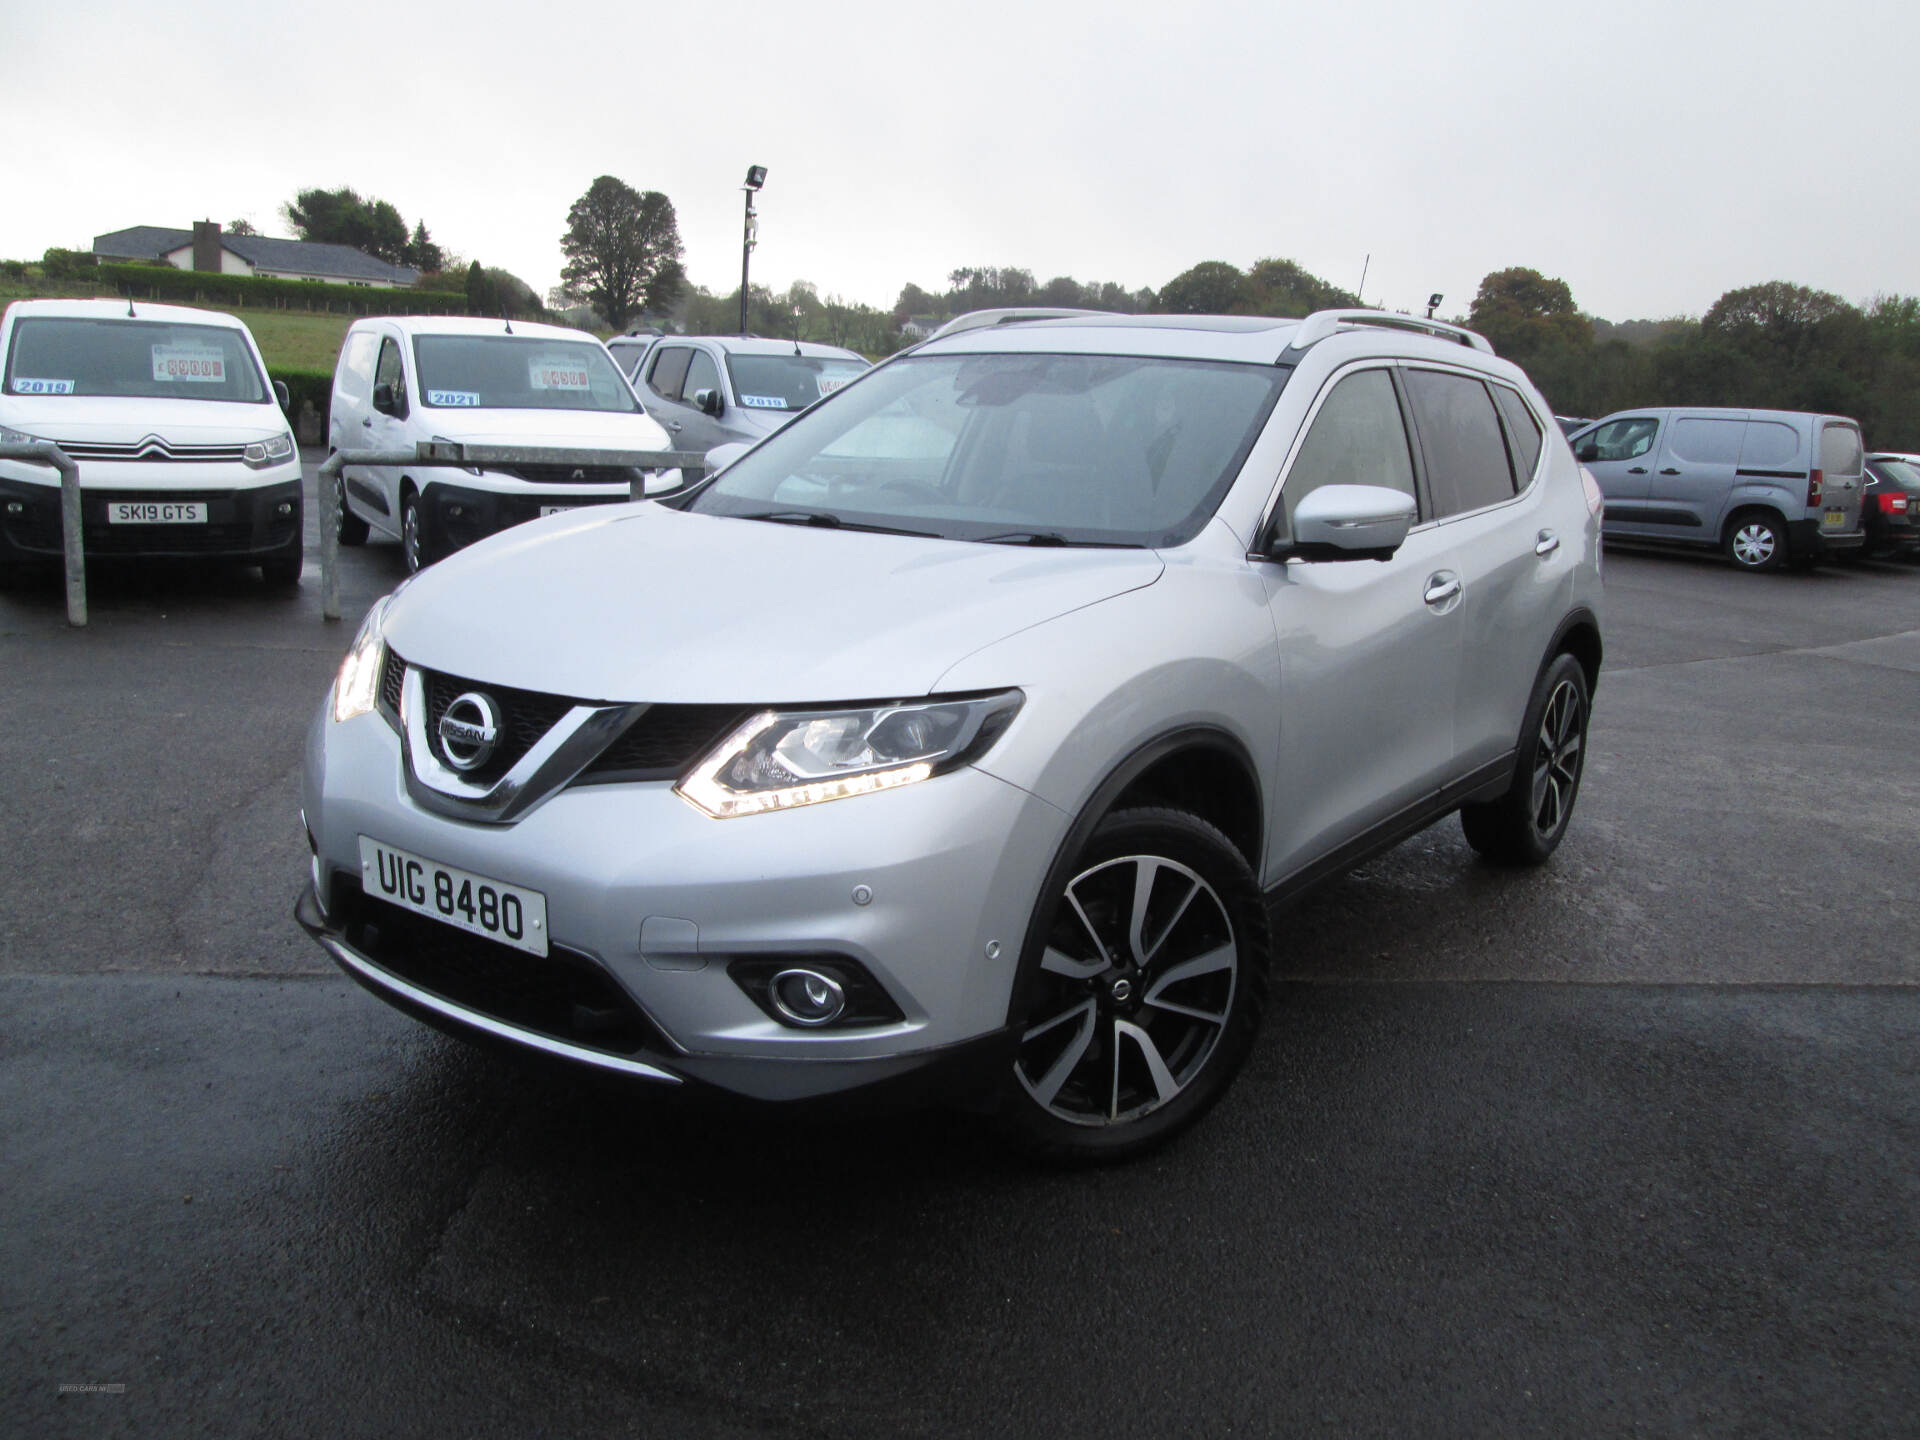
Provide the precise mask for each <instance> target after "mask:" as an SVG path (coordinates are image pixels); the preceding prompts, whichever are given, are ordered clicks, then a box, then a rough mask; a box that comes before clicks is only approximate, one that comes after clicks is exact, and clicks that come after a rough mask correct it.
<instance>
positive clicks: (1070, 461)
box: [299, 311, 1600, 1156]
mask: <svg viewBox="0 0 1920 1440" xmlns="http://www.w3.org/2000/svg"><path fill="white" fill-rule="evenodd" d="M1599 509H1600V499H1599V494H1598V491H1597V489H1596V488H1595V487H1594V486H1593V485H1592V484H1591V481H1590V480H1589V479H1588V478H1587V477H1585V476H1584V475H1583V473H1582V471H1581V470H1580V468H1579V466H1578V465H1577V463H1576V462H1575V460H1574V457H1573V454H1572V452H1571V451H1570V450H1569V449H1568V447H1567V444H1566V441H1565V440H1564V439H1563V438H1562V437H1561V434H1560V431H1559V428H1558V427H1557V426H1556V425H1554V423H1553V421H1552V418H1551V415H1550V412H1549V410H1548V408H1547V406H1546V404H1545V403H1544V402H1543V401H1542V400H1541V398H1540V396H1539V394H1538V393H1537V392H1536V391H1535V390H1534V388H1533V387H1532V386H1531V385H1530V384H1529V383H1528V381H1527V378H1526V376H1525V375H1524V374H1522V373H1521V372H1520V371H1519V370H1518V369H1516V368H1515V367H1514V366H1513V365H1511V364H1508V363H1506V362H1504V361H1502V360H1499V359H1496V358H1495V357H1494V356H1493V354H1492V353H1491V351H1490V349H1489V347H1488V346H1487V345H1486V343H1485V342H1484V341H1483V340H1481V339H1480V338H1479V337H1478V336H1476V335H1472V334H1470V333H1468V332H1465V331H1461V330H1457V329H1454V328H1452V327H1448V326H1443V325H1436V324H1428V323H1426V322H1409V321H1407V320H1405V319H1404V318H1403V317H1394V316H1385V315H1380V314H1375V313H1370V312H1352V311H1337V312H1323V313H1320V314H1316V315H1314V316H1311V317H1309V318H1308V319H1306V320H1304V321H1296V320H1267V319H1253V318H1241V317H1233V318H1205V317H1184V316H1183V317H1157V316H1156V317H1145V316H1141V317H1133V316H1099V317H1084V316H1082V317H1070V318H1047V319H1036V318H1022V317H1020V316H1018V315H1017V314H1016V315H1013V316H1007V315H1004V314H995V315H986V316H982V317H970V318H969V320H966V321H962V322H956V324H955V325H954V326H951V327H949V329H948V331H946V332H943V333H942V334H940V335H937V336H936V337H934V338H933V339H932V340H930V341H928V342H927V343H925V344H923V345H921V346H919V347H917V348H915V349H913V350H911V351H909V352H906V353H904V354H902V355H900V356H897V357H896V358H894V359H893V360H891V361H889V362H888V363H886V364H884V365H881V366H878V367H876V368H875V369H874V370H872V371H870V372H869V373H867V374H866V375H864V376H862V377H860V378H859V379H857V380H855V381H854V382H853V383H852V384H850V385H848V386H846V387H845V388H844V389H843V390H840V391H839V392H837V393H835V394H834V395H832V396H830V397H828V398H827V399H825V400H823V401H821V402H820V403H819V404H817V405H815V406H813V407H812V408H811V409H809V410H808V411H806V412H805V413H804V414H802V415H800V416H799V417H798V418H797V419H795V420H794V421H793V422H792V423H791V424H790V425H788V426H787V427H786V428H784V429H782V430H780V431H778V432H777V433H775V434H773V435H771V436H769V437H768V438H767V439H765V440H763V441H762V442H760V444H759V445H758V446H756V447H755V448H754V449H752V450H750V451H747V452H746V453H745V454H743V455H740V456H739V457H738V458H736V459H733V460H732V463H731V464H729V465H727V466H726V467H725V468H723V469H721V470H719V472H718V473H717V474H715V475H713V476H710V477H709V478H708V480H707V481H706V482H704V483H703V484H701V485H698V486H696V487H694V488H693V489H691V490H690V491H688V492H685V493H683V494H682V495H680V496H676V497H674V498H673V499H672V500H670V501H666V502H658V503H655V502H649V503H643V504H638V505H629V506H605V507H598V508H595V509H592V510H584V511H576V512H574V513H571V514H566V515H556V516H553V517H551V518H549V519H546V520H540V521H536V522H533V523H531V524H528V525H525V526H522V527H520V528H518V529H516V530H514V531H513V532H512V533H511V534H510V535H505V536H499V537H495V538H493V539H489V540H486V541H483V542H481V543H479V544H477V545H474V546H473V547H471V548H470V549H467V550H464V551H462V552H461V553H459V554H458V555H456V556H453V557H451V558H449V559H448V560H446V561H444V562H443V563H441V564H440V565H437V566H435V567H434V568H433V569H432V570H430V571H428V572H426V573H423V574H421V575H419V576H417V577H415V578H414V579H412V580H410V581H408V582H407V583H406V584H405V585H404V586H403V587H402V588H401V589H400V590H398V591H395V592H394V594H393V595H391V596H389V597H387V598H386V599H385V600H382V601H380V602H379V603H378V604H376V605H375V606H374V607H373V609H372V610H371V611H370V612H369V613H368V615H367V617H366V621H365V623H364V624H363V625H362V627H361V629H360V632H359V635H358V637H357V638H356V639H355V640H354V642H353V646H352V649H351V650H350V651H349V653H348V655H347V657H346V659H345V661H344V663H343V664H342V666H341V668H340V673H339V678H338V679H337V681H336V682H335V684H334V687H333V690H332V692H331V693H330V694H329V695H328V697H327V700H326V703H325V704H324V705H323V706H322V708H321V711H320V714H319V715H318V716H317V717H316V719H315V720H314V723H313V727H312V730H311V733H310V735H309V738H308V744H307V758H306V778H305V788H304V804H305V822H306V827H307V834H308V839H309V842H310V844H311V847H312V850H313V876H312V889H311V890H310V891H309V892H308V893H307V894H306V895H305V896H304V897H303V898H302V900H301V902H300V906H299V918H300V919H301V921H302V923H303V924H305V925H306V927H307V928H308V929H309V930H310V931H311V932H312V933H313V934H314V935H315V936H316V937H317V938H318V939H319V940H320V941H321V943H322V944H324V945H325V946H326V947H327V949H328V950H329V951H330V952H331V953H332V954H333V956H334V958H335V959H336V960H337V961H338V962H339V963H340V964H341V965H342V966H343V967H345V968H346V970H347V971H348V972H349V973H350V974H351V975H352V976H353V977H354V978H355V979H357V980H359V981H360V982H361V983H362V984H363V985H365V986H366V987H367V988H368V989H370V990H372V991H373V992H374V993H376V994H377V995H379V996H381V997H382V998H384V999H386V1000H389V1001H391V1002H392V1003H394V1004H395V1005H398V1006H400V1007H401V1008H402V1009H405V1010H407V1011H409V1012H411V1013H413V1014H415V1015H417V1016H419V1017H420V1018H422V1019H425V1020H428V1021H430V1022H433V1023H435V1024H439V1025H442V1026H444V1027H447V1028H450V1029H452V1030H454V1031H455V1032H456V1033H462V1034H466V1035H469V1036H480V1037H486V1036H491V1037H494V1038H497V1039H501V1040H505V1041H508V1042H512V1043H516V1044H518V1045H520V1046H523V1047H529V1048H532V1049H534V1050H540V1051H545V1052H548V1053H550V1054H555V1055H560V1056H565V1057H569V1058H571V1059H573V1060H575V1061H578V1062H581V1063H584V1064H586V1065H590V1066H595V1067H598V1068H600V1069H601V1070H605V1071H613V1072H618V1073H621V1074H624V1075H628V1076H633V1077H637V1078H639V1079H641V1080H645V1081H651V1082H656V1083H658V1084H661V1085H679V1084H682V1083H687V1082H697V1083H705V1084H710V1085H715V1086H719V1087H723V1088H725V1089H728V1090H732V1091H734V1092H737V1093H740V1094H744V1095H749V1096H755V1097H761V1098H767V1099H786V1098H799V1097H804V1096H814V1095H822V1094H826V1093H829V1092H835V1091H845V1090H852V1089H855V1088H859V1087H867V1086H871V1085H875V1084H878V1083H880V1082H891V1081H896V1080H904V1079H906V1078H908V1077H913V1078H915V1079H917V1080H919V1081H923V1082H925V1081H933V1082H936V1084H937V1085H938V1087H940V1088H942V1089H947V1090H952V1089H970V1090H972V1091H973V1092H974V1093H975V1094H976V1095H978V1094H984V1095H986V1096H988V1097H991V1099H992V1100H993V1101H994V1103H995V1104H996V1106H997V1109H998V1112H999V1114H1000V1115H1001V1116H1002V1117H1003V1118H1004V1120H1005V1122H1006V1124H1007V1126H1008V1127H1009V1129H1010V1130H1011V1131H1012V1133H1013V1134H1014V1135H1015V1136H1017V1137H1019V1138H1020V1139H1022V1140H1024V1141H1025V1142H1026V1143H1028V1144H1029V1145H1031V1146H1033V1147H1034V1148H1036V1149H1039V1150H1042V1151H1046V1152H1050V1153H1054V1154H1060V1155H1067V1156H1111V1155H1120V1154H1126V1153H1131V1152H1134V1151H1137V1150H1139V1149H1140V1148H1142V1147H1144V1146H1147V1145H1149V1144H1152V1143H1153V1142H1155V1141H1157V1140H1160V1139H1162V1138H1164V1137H1166V1136H1167V1135H1169V1134H1171V1133H1173V1132H1174V1131H1177V1130H1178V1129H1180V1128H1181V1127H1183V1126H1184V1125H1185V1124H1187V1123H1188V1122H1190V1121H1192V1120H1193V1119H1194V1118H1195V1117H1196V1116H1198V1115H1199V1114H1200V1113H1201V1112H1202V1111H1203V1110H1204V1109H1205V1108H1206V1107H1207V1106H1208V1105H1209V1104H1210V1103H1211V1102H1212V1101H1213V1100H1214V1099H1215V1098H1217V1097H1218V1096H1219V1094H1220V1093H1221V1092H1222V1090H1223V1089H1224V1088H1225V1087H1226V1085H1227V1083H1228V1082H1229V1081H1230V1080H1231V1078H1232V1076H1233V1074H1234V1072H1235V1071H1236V1070H1237V1069H1238V1067H1239V1065H1240V1064H1241V1062H1242V1061H1243V1060H1244V1059H1245V1057H1246V1054H1247V1051H1248V1047H1249V1045H1250V1044H1251V1042H1252V1040H1253V1037H1254V1033H1255V1031H1256V1029H1257V1027H1258V1024H1259V1021H1260V1015H1261V1009H1262V1003H1263V1000H1264V998H1265V992H1266V979H1265V971H1266V966H1267V964H1268V952H1269V948H1270V938H1269V928H1268V927H1269V922H1268V913H1269V906H1270V905H1271V904H1272V903H1274V902H1276V901H1278V900H1281V899H1284V898H1285V897H1287V896H1289V895H1291V894H1293V893H1295V892H1297V891H1298V890H1300V889H1301V888H1302V887H1304V886H1306V885H1308V884H1310V883H1312V882H1313V881H1315V880H1316V879H1319V878H1321V877H1323V876H1326V875H1329V874H1332V873H1335V872H1338V871H1340V870H1342V869H1344V868H1346V867H1349V866H1351V865H1353V864H1355V863H1357V862H1358V861H1359V860H1361V859H1362V858H1364V857H1365V856H1367V855H1368V854H1370V853H1372V852H1374V851H1377V850H1379V849H1381V848H1383V847H1385V846H1387V845H1390V844H1393V843H1394V842H1396V841H1398V840H1400V839H1401V838H1403V837H1405V836H1407V835H1410V834H1411V833H1413V832H1414V831H1416V830H1418V829H1420V828H1422V827H1424V826H1426V825H1428V824H1430V823H1432V822H1433V821H1435V820H1436V819H1439V818H1440V817H1442V816H1444V815H1446V814H1447V813H1448V812H1450V811H1454V810H1458V811H1460V813H1461V817H1462V819H1463V821H1464V823H1465V827H1466V833H1467V837H1468V839H1469V840H1470V841H1471V842H1472V843H1473V845H1474V846H1475V847H1476V848H1478V849H1479V850H1480V851H1481V852H1483V853H1484V854H1485V855H1486V856H1487V857H1488V858H1490V859H1493V860H1496V861H1500V862H1506V863H1522V864H1524V863H1537V862H1539V861H1542V860H1545V859H1546V858H1547V856H1549V855H1550V854H1551V853H1552V852H1553V850H1554V848H1555V846H1556V845H1557V844H1558V843H1559V841H1560V839H1561V837H1562V835H1563V834H1564V833H1565V831H1566V827H1567V823H1568V819H1569V816H1570V814H1571V811H1572V807H1573V803H1574V798H1575V795H1576V793H1577V791H1578V789H1579V784H1580V777H1581V770H1582V760H1583V751H1584V742H1585V736H1586V728H1587V716H1588V710H1589V703H1590V698H1591V696H1592V693H1593V684H1594V679H1595V676H1596V674H1597V672H1598V670H1599V666H1600V625H1599V612H1600V571H1599V554H1598V536H1599Z"/></svg>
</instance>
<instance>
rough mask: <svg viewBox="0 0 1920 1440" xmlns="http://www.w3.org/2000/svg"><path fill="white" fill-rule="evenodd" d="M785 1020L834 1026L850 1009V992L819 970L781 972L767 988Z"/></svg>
mask: <svg viewBox="0 0 1920 1440" xmlns="http://www.w3.org/2000/svg"><path fill="white" fill-rule="evenodd" d="M767 995H768V998H769V999H770V1000H772V1001H773V1008H774V1009H776V1010H778V1011H779V1012H780V1014H781V1017H782V1018H783V1019H786V1020H788V1021H790V1022H792V1023H793V1024H795V1025H806V1026H809V1027H811V1026H815V1025H831V1024H832V1023H833V1022H834V1021H836V1020H838V1019H839V1018H840V1017H841V1015H842V1014H844V1013H845V1012H846V1008H847V992H846V990H845V988H844V987H842V985H841V984H840V982H839V981H838V980H836V979H834V978H833V977H832V976H831V975H822V974H821V973H820V972H819V971H818V970H802V969H792V970H782V971H781V972H780V973H779V974H778V975H775V976H774V977H773V981H772V983H771V984H770V985H769V986H768V987H767Z"/></svg>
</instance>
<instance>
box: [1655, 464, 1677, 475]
mask: <svg viewBox="0 0 1920 1440" xmlns="http://www.w3.org/2000/svg"><path fill="white" fill-rule="evenodd" d="M1660 473H1661V474H1662V475H1678V474H1679V473H1680V472H1679V471H1678V470H1675V469H1673V468H1672V467H1671V466H1669V467H1668V468H1667V469H1665V470H1662V471H1661V472H1660Z"/></svg>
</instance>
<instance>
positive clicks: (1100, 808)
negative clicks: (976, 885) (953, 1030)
mask: <svg viewBox="0 0 1920 1440" xmlns="http://www.w3.org/2000/svg"><path fill="white" fill-rule="evenodd" d="M1186 750H1213V751H1216V752H1219V753H1221V754H1224V755H1225V756H1226V757H1227V758H1228V759H1230V760H1231V761H1233V763H1234V764H1235V765H1236V766H1238V767H1239V768H1240V770H1241V771H1242V772H1243V773H1244V775H1245V776H1246V780H1247V784H1248V785H1249V787H1251V789H1252V792H1253V801H1254V810H1255V813H1256V815H1257V817H1258V829H1257V833H1258V834H1259V835H1260V836H1261V837H1262V838H1263V841H1264V837H1265V835H1266V833H1267V830H1266V826H1267V818H1266V816H1267V811H1266V796H1265V795H1264V794H1262V793H1261V789H1260V771H1259V767H1257V766H1256V765H1255V764H1254V763H1253V756H1252V755H1251V754H1249V753H1248V751H1247V747H1246V746H1245V745H1243V744H1241V743H1240V740H1239V739H1238V737H1236V736H1235V735H1233V734H1231V733H1230V732H1229V731H1226V730H1223V729H1221V728H1220V727H1219V726H1216V725H1187V726H1182V727H1181V728H1180V729H1177V730H1169V731H1167V732H1166V733H1165V734H1162V735H1157V736H1155V737H1154V738H1153V739H1151V740H1149V741H1147V742H1146V743H1145V744H1143V745H1141V746H1140V747H1139V748H1138V749H1137V750H1135V751H1133V753H1132V754H1130V755H1128V756H1127V757H1126V758H1125V759H1124V760H1122V761H1121V762H1120V763H1119V764H1118V765H1116V766H1114V767H1113V769H1112V770H1110V771H1109V772H1108V773H1107V777H1106V779H1104V780H1102V781H1101V782H1100V783H1099V785H1097V786H1095V787H1094V791H1093V794H1092V795H1091V796H1089V797H1088V799H1087V802H1086V803H1085V804H1084V805H1082V806H1081V807H1080V812H1079V814H1078V815H1076V816H1075V817H1074V821H1073V824H1072V825H1071V826H1069V827H1068V829H1067V834H1066V838H1065V839H1063V840H1062V841H1061V842H1060V845H1059V847H1058V848H1057V849H1056V850H1055V851H1054V856H1053V861H1052V863H1051V864H1049V865H1048V866H1047V873H1046V876H1045V878H1044V879H1043V880H1042V881H1041V886H1040V900H1039V902H1038V903H1036V904H1035V905H1034V907H1033V913H1032V914H1031V915H1029V916H1028V917H1027V928H1026V932H1025V934H1024V935H1023V936H1022V937H1021V941H1020V957H1019V961H1018V963H1017V965H1016V968H1015V970H1014V978H1013V985H1012V987H1011V990H1010V992H1009V994H1008V997H1007V1024H1008V1025H1010V1026H1011V1025H1015V1024H1017V1023H1018V1022H1019V1020H1020V1017H1021V1016H1023V1015H1024V1014H1025V1013H1026V1006H1027V1000H1028V991H1029V989H1030V987H1031V985H1032V975H1033V972H1034V969H1035V968H1036V966H1035V965H1034V964H1030V963H1029V962H1030V961H1032V960H1034V959H1035V957H1036V956H1037V955H1038V953H1039V947H1041V946H1042V945H1044V944H1045V941H1046V934H1047V930H1048V928H1049V926H1050V925H1051V924H1052V921H1053V914H1052V908H1051V907H1050V906H1048V905H1047V904H1046V903H1045V902H1046V900H1047V897H1049V896H1051V895H1053V894H1054V893H1055V892H1056V891H1060V890H1064V889H1065V888H1066V882H1067V880H1068V879H1069V878H1070V877H1069V874H1068V872H1069V871H1071V870H1072V868H1073V866H1074V865H1075V864H1076V863H1077V862H1078V860H1079V858H1080V854H1081V852H1082V851H1083V850H1085V849H1086V846H1087V842H1088V840H1090V839H1091V838H1092V837H1093V832H1094V830H1095V829H1096V828H1098V826H1099V824H1100V822H1101V821H1102V820H1104V819H1106V817H1107V815H1108V814H1109V813H1110V812H1111V811H1112V810H1113V807H1114V803H1115V802H1116V801H1117V800H1119V798H1120V797H1121V796H1122V795H1124V794H1126V792H1127V788H1128V787H1129V786H1131V785H1132V784H1133V783H1134V781H1136V780H1138V779H1139V778H1140V777H1141V776H1143V775H1145V774H1146V773H1147V772H1148V771H1149V770H1151V769H1152V768H1153V767H1154V766H1156V765H1158V764H1159V763H1160V762H1161V761H1163V760H1167V759H1170V758H1172V757H1173V756H1175V755H1178V754H1180V753H1181V752H1183V751H1186ZM1245 858H1246V861H1247V866H1248V868H1249V869H1251V870H1252V871H1253V873H1254V878H1255V881H1256V883H1257V882H1258V879H1259V875H1260V857H1259V856H1258V855H1250V856H1247V857H1245Z"/></svg>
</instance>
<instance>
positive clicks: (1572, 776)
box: [1533, 680, 1586, 836]
mask: <svg viewBox="0 0 1920 1440" xmlns="http://www.w3.org/2000/svg"><path fill="white" fill-rule="evenodd" d="M1582 710H1583V707H1582V705H1581V702H1580V691H1579V689H1578V688H1577V687H1576V686H1575V685H1574V684H1573V682H1572V681H1571V680H1562V681H1561V682H1560V683H1559V684H1558V685H1556V686H1554V688H1553V694H1552V695H1550V696H1548V697H1547V708H1546V709H1545V710H1544V711H1542V712H1541V715H1540V736H1539V739H1538V741H1537V743H1536V744H1535V746H1534V752H1533V825H1534V828H1535V829H1536V830H1538V831H1539V832H1540V834H1541V835H1542V836H1549V835H1553V834H1554V833H1556V832H1557V831H1558V830H1559V829H1560V827H1561V826H1562V825H1564V824H1566V823H1567V816H1568V815H1569V814H1570V813H1571V812H1572V810H1573V792H1574V789H1575V788H1576V787H1577V786H1578V785H1579V783H1580V759H1581V752H1582V751H1583V749H1584V748H1585V745H1586V727H1585V725H1584V724H1583V715H1582Z"/></svg>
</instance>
